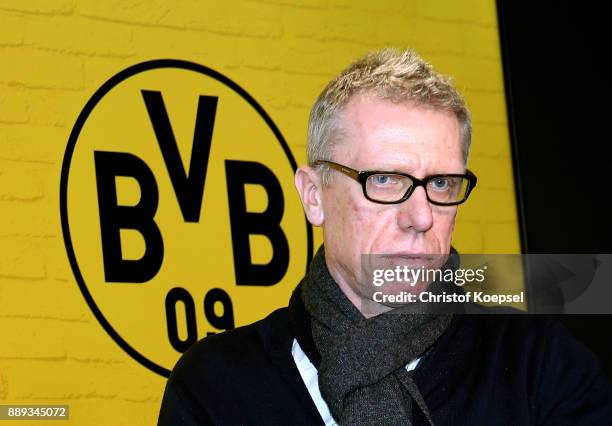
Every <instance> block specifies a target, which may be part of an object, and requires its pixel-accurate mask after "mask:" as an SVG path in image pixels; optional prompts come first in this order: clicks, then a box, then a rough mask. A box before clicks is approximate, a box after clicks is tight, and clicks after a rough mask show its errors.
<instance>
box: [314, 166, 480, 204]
mask: <svg viewBox="0 0 612 426" xmlns="http://www.w3.org/2000/svg"><path fill="white" fill-rule="evenodd" d="M314 165H315V166H319V165H328V166H330V167H331V168H332V169H334V170H337V171H339V172H340V173H343V174H345V175H347V176H348V177H350V178H351V179H353V180H355V181H357V182H359V183H360V184H361V189H362V190H363V196H364V197H365V198H366V199H368V200H369V201H371V202H373V203H378V204H400V203H403V202H404V201H406V200H407V199H408V198H410V196H411V195H412V193H413V192H414V190H415V189H416V188H417V187H419V186H422V187H423V189H424V190H425V196H426V197H427V201H429V202H430V203H431V204H434V205H436V206H456V205H459V204H463V203H465V202H466V201H467V199H468V197H469V196H470V193H471V192H472V190H473V189H474V188H475V187H476V183H477V182H478V178H477V177H476V175H475V174H474V173H472V172H471V171H470V170H468V169H466V170H465V173H464V174H458V173H439V174H435V175H429V176H425V177H424V178H423V179H419V178H416V177H414V176H412V175H410V174H408V173H402V172H389V171H380V170H355V169H352V168H350V167H348V166H345V165H342V164H339V163H336V162H334V161H328V160H317V161H315V162H314ZM373 175H398V176H404V177H407V178H409V179H410V180H412V185H410V188H408V190H407V191H406V193H405V194H404V195H403V197H402V198H401V199H399V200H397V201H380V200H374V199H372V198H370V197H369V196H368V192H367V191H366V183H367V181H368V178H369V177H370V176H373ZM440 177H461V178H466V179H467V180H468V187H467V189H466V190H465V194H464V196H463V199H462V200H461V201H455V202H452V203H441V202H439V201H433V200H432V199H431V198H429V193H428V192H427V186H426V185H427V183H429V182H430V181H431V180H432V179H435V178H440Z"/></svg>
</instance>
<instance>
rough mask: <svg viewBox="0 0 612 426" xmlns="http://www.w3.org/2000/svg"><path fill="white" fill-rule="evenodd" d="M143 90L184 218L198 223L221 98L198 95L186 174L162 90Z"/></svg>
mask: <svg viewBox="0 0 612 426" xmlns="http://www.w3.org/2000/svg"><path fill="white" fill-rule="evenodd" d="M141 92H142V97H143V98H144V102H145V105H146V107H147V111H148V113H149V118H150V119H151V124H152V125H153V130H154V131H155V136H156V137H157V142H158V143H159V148H160V149H161V152H162V156H163V157H164V162H165V163H166V168H167V169H168V174H169V175H170V181H171V182H172V186H173V188H174V193H175V195H176V199H177V201H178V203H179V206H180V208H181V212H182V214H183V219H184V220H185V221H186V222H199V221H200V210H201V208H202V197H203V195H204V183H205V181H206V169H207V166H208V155H209V153H210V145H211V141H212V133H213V127H214V125H215V114H216V112H217V100H218V98H217V97H216V96H200V98H199V101H198V112H197V114H196V123H195V131H194V134H193V146H192V150H191V159H190V162H189V174H187V172H186V171H185V167H184V166H183V162H182V160H181V155H180V153H179V150H178V146H177V144H176V139H175V137H174V132H173V131H172V125H171V124H170V119H169V118H168V112H167V111H166V107H165V105H164V100H163V98H162V94H161V92H156V91H151V90H142V91H141Z"/></svg>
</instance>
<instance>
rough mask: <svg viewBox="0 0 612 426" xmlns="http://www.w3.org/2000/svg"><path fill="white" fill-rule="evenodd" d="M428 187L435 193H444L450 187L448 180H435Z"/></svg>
mask: <svg viewBox="0 0 612 426" xmlns="http://www.w3.org/2000/svg"><path fill="white" fill-rule="evenodd" d="M430 185H431V187H432V188H433V189H435V190H436V191H445V190H447V189H448V188H449V187H450V186H451V182H450V181H449V179H448V178H435V179H433V180H432V181H431V182H430Z"/></svg>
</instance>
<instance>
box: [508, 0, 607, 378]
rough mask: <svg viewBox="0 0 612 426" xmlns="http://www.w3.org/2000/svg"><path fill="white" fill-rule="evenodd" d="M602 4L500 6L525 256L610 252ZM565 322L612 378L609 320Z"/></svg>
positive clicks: (604, 17)
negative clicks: (597, 357) (526, 254)
mask: <svg viewBox="0 0 612 426" xmlns="http://www.w3.org/2000/svg"><path fill="white" fill-rule="evenodd" d="M605 5H606V3H605V2H600V3H595V2H593V3H589V2H584V1H581V2H576V1H554V2H552V1H547V2H533V1H529V2H528V1H516V0H514V1H513V0H498V1H497V10H498V19H499V27H500V40H501V48H502V57H503V64H504V78H505V83H506V98H507V104H508V114H509V123H510V133H511V135H510V136H511V140H512V153H513V162H514V170H515V187H516V192H517V205H518V208H519V219H520V230H521V243H522V249H523V252H526V253H612V210H611V209H612V157H611V156H610V145H611V144H612V114H611V111H612V108H611V105H612V96H611V95H612V91H611V90H610V86H611V84H612V73H611V72H610V70H609V69H608V66H607V62H608V61H609V57H610V56H611V53H612V49H611V48H610V38H611V37H610V36H609V32H610V27H611V26H612V23H610V22H607V21H608V18H607V16H608V15H607V14H606V13H604V8H605ZM611 285H612V283H611ZM610 303H611V305H612V301H610ZM562 320H563V322H565V324H566V325H567V326H568V327H569V328H571V329H572V330H573V331H574V332H575V334H576V335H577V336H578V337H579V338H580V339H581V340H582V341H583V342H584V343H586V344H587V346H589V347H591V349H592V350H593V351H594V352H596V353H597V354H598V355H599V357H600V358H601V360H602V362H603V364H604V367H605V369H606V370H607V372H608V374H611V373H612V343H609V342H611V341H612V336H611V334H612V317H610V316H573V317H568V316H566V317H563V318H562ZM611 375H612V374H611Z"/></svg>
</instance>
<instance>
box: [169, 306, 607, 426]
mask: <svg viewBox="0 0 612 426" xmlns="http://www.w3.org/2000/svg"><path fill="white" fill-rule="evenodd" d="M602 337H603V336H602ZM293 339H294V333H293V332H292V329H291V326H290V321H289V318H288V313H287V309H286V308H284V309H280V310H277V311H275V312H274V313H272V314H271V315H269V316H268V317H267V318H265V319H264V320H261V321H259V322H257V323H255V324H252V325H249V326H246V327H240V328H237V329H235V330H232V331H229V332H225V333H222V334H217V335H213V336H210V337H207V338H205V339H202V340H201V341H199V342H198V343H196V344H195V345H193V346H192V347H191V348H190V349H189V350H188V351H187V352H186V353H185V354H184V355H183V357H182V358H181V359H180V360H179V362H178V363H177V365H176V367H175V368H174V370H173V371H172V375H171V376H170V379H169V380H168V383H167V386H166V391H165V394H164V398H163V402H162V407H161V412H160V417H159V423H158V424H159V425H160V426H166V425H173V426H178V425H209V424H215V425H317V424H322V420H321V418H320V416H319V413H318V411H317V409H316V407H315V405H314V403H313V402H312V400H311V398H310V395H309V393H308V390H307V389H306V387H305V385H304V383H303V381H302V379H301V377H300V374H299V372H298V370H297V368H296V366H295V363H294V361H293V357H292V355H291V346H292V343H293ZM415 380H416V382H417V385H418V386H419V389H420V390H421V392H422V394H423V396H424V398H425V401H426V403H427V405H428V407H429V409H430V411H431V413H432V415H433V420H434V423H435V425H436V426H442V425H508V426H517V425H551V426H552V425H554V426H560V425H612V387H611V385H610V382H609V381H608V379H607V377H606V376H605V375H604V374H603V373H602V371H601V369H600V366H599V363H598V361H597V359H596V358H595V357H594V356H593V355H592V354H591V353H590V352H589V351H588V350H587V349H586V348H585V347H583V346H582V345H581V344H580V343H579V342H577V341H576V340H575V339H574V338H573V337H572V336H571V335H570V334H569V333H568V332H567V331H566V330H565V329H564V328H563V327H562V326H561V325H560V324H559V323H558V322H555V321H552V320H549V319H546V318H541V317H538V318H535V317H530V316H522V315H456V316H455V317H454V319H453V321H452V322H451V325H450V326H449V328H448V329H447V331H446V332H445V334H444V335H443V336H442V337H441V338H440V339H439V340H438V341H437V342H436V344H435V346H434V347H433V348H432V349H431V350H430V351H428V353H427V354H426V355H425V356H424V357H423V358H422V360H421V362H420V363H419V366H418V368H417V369H416V371H415ZM413 405H416V404H413ZM413 416H414V422H415V424H417V425H420V424H425V423H424V419H423V417H422V414H421V413H420V411H419V410H418V409H416V408H415V409H414V412H413Z"/></svg>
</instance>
